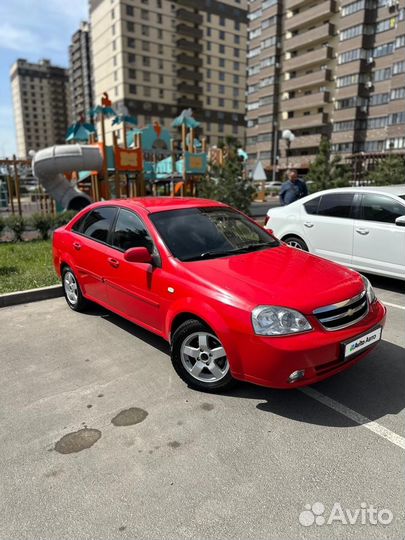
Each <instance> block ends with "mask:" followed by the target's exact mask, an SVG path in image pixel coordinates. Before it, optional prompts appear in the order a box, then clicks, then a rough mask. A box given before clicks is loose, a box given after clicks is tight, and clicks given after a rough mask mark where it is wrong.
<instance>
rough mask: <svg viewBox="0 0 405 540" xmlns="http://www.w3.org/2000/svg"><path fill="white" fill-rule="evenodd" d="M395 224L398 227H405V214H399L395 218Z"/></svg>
mask: <svg viewBox="0 0 405 540" xmlns="http://www.w3.org/2000/svg"><path fill="white" fill-rule="evenodd" d="M395 225H398V227H405V216H399V217H397V219H396V220H395Z"/></svg>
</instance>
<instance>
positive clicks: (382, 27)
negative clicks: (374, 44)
mask: <svg viewBox="0 0 405 540" xmlns="http://www.w3.org/2000/svg"><path fill="white" fill-rule="evenodd" d="M396 22H397V18H396V17H390V18H389V19H385V20H384V21H379V22H378V23H377V24H376V27H375V32H376V34H379V33H380V32H386V31H387V30H391V29H392V28H395V25H396Z"/></svg>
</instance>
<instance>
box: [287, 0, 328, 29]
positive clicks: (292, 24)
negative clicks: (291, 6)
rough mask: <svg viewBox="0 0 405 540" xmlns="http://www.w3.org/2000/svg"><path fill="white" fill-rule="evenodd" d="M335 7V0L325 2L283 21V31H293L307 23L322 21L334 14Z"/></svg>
mask: <svg viewBox="0 0 405 540" xmlns="http://www.w3.org/2000/svg"><path fill="white" fill-rule="evenodd" d="M336 10H337V7H336V2H335V0H327V1H326V2H323V3H322V4H319V5H317V6H314V7H313V8H311V9H307V10H306V11H302V12H300V13H297V14H296V15H293V16H292V17H288V18H286V19H285V29H286V30H287V31H288V30H290V31H291V30H295V29H296V28H299V27H300V26H306V25H308V24H309V23H314V22H317V21H320V20H322V19H325V18H328V17H330V16H331V15H332V14H333V13H336Z"/></svg>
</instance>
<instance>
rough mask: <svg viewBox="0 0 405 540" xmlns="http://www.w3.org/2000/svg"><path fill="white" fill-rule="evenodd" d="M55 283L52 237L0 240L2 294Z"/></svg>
mask: <svg viewBox="0 0 405 540" xmlns="http://www.w3.org/2000/svg"><path fill="white" fill-rule="evenodd" d="M56 283H58V277H57V275H56V273H55V270H54V268H53V264H52V244H51V241H50V240H48V241H43V240H34V241H31V242H15V243H14V242H13V243H11V242H5V243H0V294H1V293H8V292H13V291H22V290H25V289H35V288H37V287H46V286H47V285H55V284H56Z"/></svg>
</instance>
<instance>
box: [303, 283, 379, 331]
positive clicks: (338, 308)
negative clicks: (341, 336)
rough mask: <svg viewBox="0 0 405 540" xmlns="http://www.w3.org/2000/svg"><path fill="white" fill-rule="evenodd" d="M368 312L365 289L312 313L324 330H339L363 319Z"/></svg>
mask: <svg viewBox="0 0 405 540" xmlns="http://www.w3.org/2000/svg"><path fill="white" fill-rule="evenodd" d="M367 313H368V302H367V294H366V291H363V292H362V293H361V294H358V295H357V296H354V297H353V298H349V300H343V302H338V303H337V304H331V305H330V306H324V307H321V308H318V309H315V311H314V312H313V314H314V315H315V317H316V318H317V319H318V321H319V322H320V323H321V325H322V326H323V327H324V328H325V329H326V330H340V329H341V328H346V327H347V326H351V325H352V324H355V323H356V322H358V321H360V320H361V319H363V318H364V317H365V316H366V315H367Z"/></svg>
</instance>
